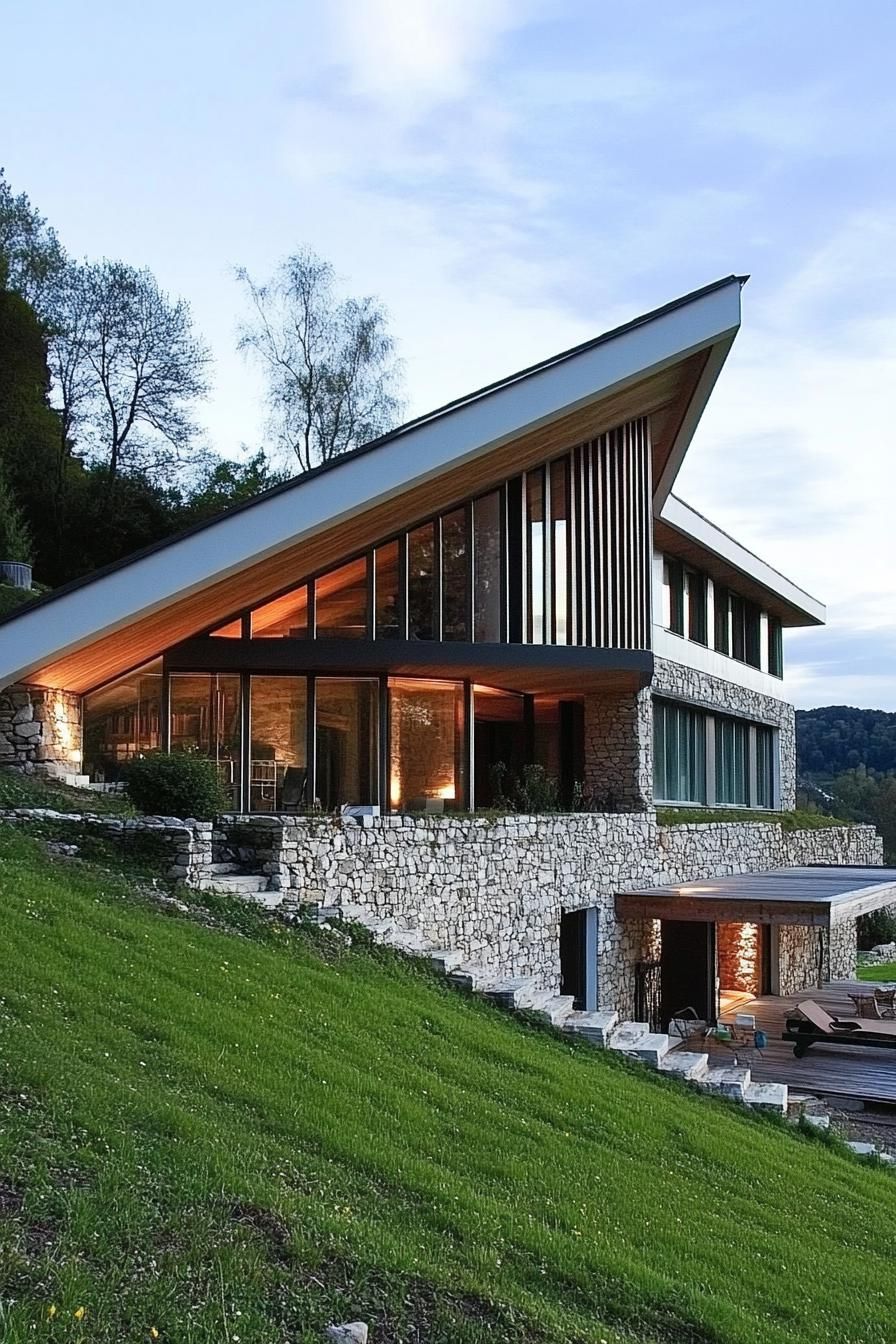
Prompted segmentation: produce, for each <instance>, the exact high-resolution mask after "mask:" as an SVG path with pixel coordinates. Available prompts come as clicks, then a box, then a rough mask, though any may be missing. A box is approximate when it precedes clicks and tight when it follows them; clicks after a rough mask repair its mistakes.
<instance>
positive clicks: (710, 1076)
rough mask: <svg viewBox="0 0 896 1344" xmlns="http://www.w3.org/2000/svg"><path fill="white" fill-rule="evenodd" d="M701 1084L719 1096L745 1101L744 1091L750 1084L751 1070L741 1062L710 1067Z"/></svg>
mask: <svg viewBox="0 0 896 1344" xmlns="http://www.w3.org/2000/svg"><path fill="white" fill-rule="evenodd" d="M700 1086H701V1087H703V1088H705V1089H706V1091H707V1092H714V1093H715V1094H716V1095H717V1096H720V1097H730V1098H731V1100H732V1101H743V1099H744V1093H745V1092H746V1090H747V1088H748V1087H749V1086H750V1070H749V1069H744V1068H741V1066H740V1065H739V1064H729V1065H727V1066H725V1067H724V1068H717V1069H710V1070H709V1072H708V1073H706V1074H705V1075H704V1076H703V1078H702V1079H701V1081H700Z"/></svg>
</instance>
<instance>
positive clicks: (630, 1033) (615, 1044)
mask: <svg viewBox="0 0 896 1344" xmlns="http://www.w3.org/2000/svg"><path fill="white" fill-rule="evenodd" d="M650 1035H651V1031H650V1023H649V1022H620V1023H619V1025H618V1026H617V1027H614V1028H613V1030H612V1031H611V1032H610V1035H609V1039H608V1040H607V1043H606V1044H607V1048H608V1049H610V1050H620V1051H622V1052H623V1053H624V1054H625V1053H628V1051H630V1050H634V1049H635V1047H636V1046H637V1045H639V1044H640V1042H641V1041H642V1040H643V1039H644V1037H645V1036H650Z"/></svg>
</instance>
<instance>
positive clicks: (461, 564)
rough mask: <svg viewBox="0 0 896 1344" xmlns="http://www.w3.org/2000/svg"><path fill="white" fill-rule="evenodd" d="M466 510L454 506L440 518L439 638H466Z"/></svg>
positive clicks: (467, 587)
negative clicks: (440, 605)
mask: <svg viewBox="0 0 896 1344" xmlns="http://www.w3.org/2000/svg"><path fill="white" fill-rule="evenodd" d="M468 565H469V558H468V550H467V513H466V509H455V510H454V512H453V513H446V514H445V516H444V518H443V519H442V638H443V639H469V633H468V630H467V606H468V602H467V594H468V592H469V581H468V572H469V571H468Z"/></svg>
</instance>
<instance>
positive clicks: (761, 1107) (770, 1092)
mask: <svg viewBox="0 0 896 1344" xmlns="http://www.w3.org/2000/svg"><path fill="white" fill-rule="evenodd" d="M744 1101H745V1102H746V1104H747V1105H748V1106H752V1107H753V1109H754V1110H757V1111H774V1113H775V1115H786V1114H787V1084H786V1083H750V1084H749V1086H747V1087H745V1088H744Z"/></svg>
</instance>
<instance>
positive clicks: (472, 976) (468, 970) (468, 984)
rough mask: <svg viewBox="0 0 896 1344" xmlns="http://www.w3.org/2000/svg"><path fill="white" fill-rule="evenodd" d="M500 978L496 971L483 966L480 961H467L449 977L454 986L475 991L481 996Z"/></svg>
mask: <svg viewBox="0 0 896 1344" xmlns="http://www.w3.org/2000/svg"><path fill="white" fill-rule="evenodd" d="M498 978H499V977H498V976H497V975H495V973H494V971H491V970H489V968H488V967H487V966H482V965H481V964H480V963H479V962H478V961H465V962H463V963H462V964H461V965H460V966H457V967H456V968H455V969H454V970H453V971H451V972H450V974H449V976H448V979H449V980H450V981H451V983H452V985H457V987H458V988H459V989H469V990H475V991H478V993H480V994H481V993H483V991H484V990H486V989H488V988H490V986H492V985H493V984H494V983H495V981H496V980H497V979H498Z"/></svg>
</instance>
